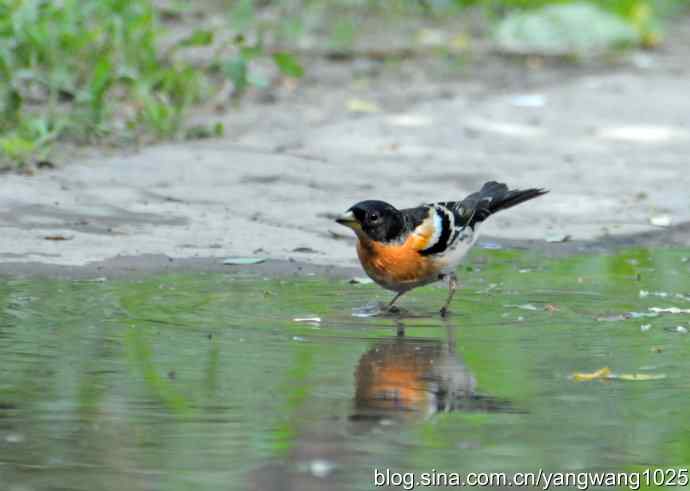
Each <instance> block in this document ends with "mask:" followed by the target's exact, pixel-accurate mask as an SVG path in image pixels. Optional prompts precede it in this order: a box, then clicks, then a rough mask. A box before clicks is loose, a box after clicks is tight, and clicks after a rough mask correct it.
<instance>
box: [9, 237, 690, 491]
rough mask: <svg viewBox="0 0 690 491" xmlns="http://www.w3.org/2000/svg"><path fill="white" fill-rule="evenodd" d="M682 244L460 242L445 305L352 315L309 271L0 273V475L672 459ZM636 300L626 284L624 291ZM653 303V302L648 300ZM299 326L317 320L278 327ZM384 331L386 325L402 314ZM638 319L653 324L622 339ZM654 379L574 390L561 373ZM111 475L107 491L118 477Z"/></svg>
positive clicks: (91, 479) (684, 443) (417, 300)
mask: <svg viewBox="0 0 690 491" xmlns="http://www.w3.org/2000/svg"><path fill="white" fill-rule="evenodd" d="M687 256H690V251H688V250H657V251H650V250H630V251H623V252H621V253H619V254H615V255H614V254H611V255H590V256H577V257H568V258H560V259H558V258H556V259H548V258H543V257H538V256H536V255H535V254H530V253H525V252H520V251H509V250H499V251H478V252H476V253H475V254H474V255H473V256H472V258H471V260H470V262H469V264H470V266H469V268H465V269H463V270H462V271H461V281H462V283H463V285H464V288H463V289H462V290H460V293H459V294H458V296H457V298H456V300H455V301H454V312H455V314H454V315H453V316H452V317H451V318H450V320H449V321H447V322H443V321H441V319H440V318H439V317H438V316H437V315H436V310H437V309H438V307H439V306H440V304H441V303H442V301H443V299H444V298H445V297H444V295H445V293H444V292H443V290H441V289H439V288H434V287H428V288H424V289H420V290H417V291H415V292H413V293H411V294H409V295H406V296H405V297H403V300H402V302H401V305H402V306H403V307H405V308H406V309H407V310H408V311H409V312H410V313H411V314H412V315H410V316H408V317H407V318H404V319H401V320H398V319H393V318H372V319H360V318H355V317H352V316H351V309H352V308H355V307H359V306H362V305H363V304H366V303H367V302H370V301H372V300H379V301H385V300H387V299H389V295H388V294H387V293H385V292H383V291H381V290H380V289H378V288H377V287H375V286H373V285H350V284H348V283H347V282H346V281H342V280H325V279H321V278H305V277H295V278H275V279H268V280H267V279H264V278H257V277H253V276H252V275H251V270H250V269H249V268H248V272H247V274H245V275H241V276H239V275H224V274H210V275H209V274H185V275H170V276H156V277H149V278H147V279H144V280H118V281H105V282H100V281H97V282H88V281H60V280H6V281H3V282H2V283H0V482H4V483H10V484H23V485H26V486H29V488H30V489H84V490H92V489H124V488H127V489H133V490H138V489H142V490H144V489H145V490H149V489H165V490H167V489H192V488H193V489H195V490H199V489H202V490H205V489H208V490H212V489H244V488H247V487H248V488H252V489H270V488H271V486H273V487H274V488H275V487H276V486H278V484H280V485H281V486H283V487H284V488H286V489H300V490H303V489H320V488H322V487H323V485H324V483H328V488H329V489H365V488H369V487H371V482H370V478H371V474H372V470H373V468H374V467H378V468H385V467H391V468H393V469H397V470H401V471H402V470H418V471H428V470H430V469H432V468H434V469H437V470H444V471H456V472H469V471H484V470H489V471H498V470H504V471H535V470H536V469H537V468H539V467H542V468H546V469H549V470H625V469H633V468H638V469H639V468H643V467H644V466H647V465H664V466H669V465H681V464H687V463H688V462H690V432H689V430H690V424H688V420H687V417H686V412H685V410H686V406H687V403H688V385H689V384H688V382H687V373H688V368H689V366H690V361H689V360H688V356H687V353H688V342H689V341H688V340H689V339H690V338H689V337H688V335H683V334H681V333H678V332H675V329H676V326H679V325H683V326H686V327H689V328H690V315H687V314H668V315H661V316H658V317H654V318H647V317H642V318H630V319H627V320H615V319H617V318H620V315H621V314H626V313H630V312H637V313H647V312H649V311H648V309H649V308H650V307H670V306H676V307H680V308H690V262H688V261H687V259H685V258H686V257H687ZM641 290H645V291H649V292H650V294H649V295H647V296H642V297H641V296H640V291H641ZM664 293H665V294H666V296H663V294H664ZM306 316H319V317H321V318H322V319H323V321H322V322H321V323H320V324H319V325H310V324H306V323H296V322H293V319H294V318H296V317H306ZM401 323H402V326H403V327H404V336H401V337H397V336H396V332H397V331H398V330H399V329H400V324H401ZM642 324H651V328H650V329H649V330H648V331H642V330H641V329H640V326H641V325H642ZM604 366H608V367H610V368H611V370H612V371H614V372H619V373H664V374H666V375H667V378H666V379H664V380H657V381H649V382H627V383H626V382H600V381H597V382H590V383H575V382H573V381H571V380H570V379H569V376H570V374H571V373H573V372H576V371H593V370H596V369H598V368H601V367H604ZM123 486H124V488H123Z"/></svg>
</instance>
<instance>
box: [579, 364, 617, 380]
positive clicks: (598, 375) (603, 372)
mask: <svg viewBox="0 0 690 491" xmlns="http://www.w3.org/2000/svg"><path fill="white" fill-rule="evenodd" d="M610 374H611V370H610V369H609V368H608V367H604V368H600V369H599V370H597V371H596V372H591V373H586V372H576V373H573V374H572V375H571V378H572V379H573V380H574V381H576V382H589V381H590V380H600V379H605V378H608V376H609V375H610Z"/></svg>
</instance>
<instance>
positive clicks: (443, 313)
mask: <svg viewBox="0 0 690 491" xmlns="http://www.w3.org/2000/svg"><path fill="white" fill-rule="evenodd" d="M439 313H440V314H441V317H443V318H444V319H445V318H447V317H448V316H449V315H450V310H448V307H445V306H444V307H441V310H440V311H439Z"/></svg>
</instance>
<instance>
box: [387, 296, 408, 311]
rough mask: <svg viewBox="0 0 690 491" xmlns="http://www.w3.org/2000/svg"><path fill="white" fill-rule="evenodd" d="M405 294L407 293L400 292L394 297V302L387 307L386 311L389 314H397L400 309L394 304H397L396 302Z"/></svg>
mask: <svg viewBox="0 0 690 491" xmlns="http://www.w3.org/2000/svg"><path fill="white" fill-rule="evenodd" d="M403 293H405V292H398V293H397V294H396V295H395V296H394V297H393V300H391V301H390V303H389V304H388V305H387V306H386V310H387V311H388V312H397V311H398V307H395V306H394V305H393V304H394V303H395V302H396V300H398V299H399V298H400V297H401V296H402V294H403Z"/></svg>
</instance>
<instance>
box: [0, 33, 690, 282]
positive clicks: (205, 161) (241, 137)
mask: <svg viewBox="0 0 690 491" xmlns="http://www.w3.org/2000/svg"><path fill="white" fill-rule="evenodd" d="M687 31H688V30H687V28H683V29H678V35H677V36H676V37H675V42H674V43H673V44H670V45H669V46H668V47H666V48H664V49H663V50H660V51H657V52H643V53H635V54H632V55H630V57H629V60H628V61H627V62H626V63H621V64H620V65H618V66H617V67H615V68H614V67H608V68H606V69H597V70H592V69H576V68H574V67H572V66H548V65H547V66H543V67H537V68H535V67H532V68H525V64H524V63H512V62H508V61H507V60H504V59H500V58H491V59H490V60H488V62H487V65H486V67H485V68H484V69H481V68H478V69H477V72H476V73H474V74H473V73H470V74H469V75H467V74H465V75H463V76H458V77H454V78H453V77H451V78H446V79H444V80H441V81H438V80H436V81H434V80H430V77H429V76H428V74H427V76H426V77H423V78H420V80H410V79H397V80H393V79H392V78H391V76H387V77H380V78H374V79H372V80H370V82H369V83H368V84H367V85H366V87H364V88H362V85H361V83H359V82H358V83H354V82H353V83H350V82H351V81H350V80H349V79H348V80H344V81H343V83H342V84H339V85H338V84H333V83H332V82H333V81H334V80H333V78H334V77H335V79H337V78H338V77H340V78H341V79H344V78H345V77H348V76H350V77H351V76H352V75H351V74H352V73H353V71H356V69H357V66H355V64H351V65H337V66H335V68H334V67H333V66H331V67H328V66H325V67H323V68H319V69H317V70H315V71H316V75H314V78H312V79H308V80H306V81H305V82H304V87H303V88H301V89H298V90H297V91H296V92H295V93H294V94H293V95H292V96H290V97H279V98H278V99H277V100H273V101H270V102H264V103H250V104H247V105H245V106H244V108H243V109H241V110H240V111H239V112H233V113H228V114H227V116H225V117H224V118H225V119H226V128H227V130H226V134H227V135H228V137H226V138H225V139H219V140H206V141H201V142H195V143H176V144H165V145H159V146H155V147H150V148H146V149H144V150H142V151H140V152H136V153H122V154H120V155H114V156H109V157H101V158H92V159H87V160H85V161H80V162H76V163H73V164H70V165H66V166H64V167H63V168H61V169H58V170H55V171H49V172H44V173H41V174H39V175H37V176H31V177H28V176H19V175H5V176H2V177H1V178H0V230H1V231H2V236H1V237H0V262H4V263H5V266H4V267H3V268H2V269H3V270H5V272H12V271H14V269H13V268H15V266H10V264H14V265H16V264H18V263H41V264H52V265H70V266H78V265H85V264H87V263H92V262H97V261H107V260H112V258H116V257H118V256H141V255H145V254H154V255H158V257H161V256H168V257H170V258H178V259H185V258H187V259H189V258H214V257H215V258H220V257H225V256H252V255H254V256H265V257H269V258H273V259H288V258H293V259H296V260H298V261H306V262H309V263H314V264H329V265H337V266H352V265H354V264H355V257H354V253H353V250H352V240H351V238H349V236H348V235H347V232H348V231H347V230H345V229H342V228H340V227H339V226H338V225H336V224H335V223H333V221H332V219H331V216H332V215H333V214H335V213H339V212H341V211H343V210H345V209H346V208H348V207H349V206H350V205H351V204H353V203H354V202H356V201H359V200H362V199H369V198H378V199H383V200H387V201H390V202H392V203H394V204H396V205H400V206H411V205H415V204H418V203H421V202H428V201H432V200H449V199H457V198H462V197H463V196H464V195H466V194H467V193H469V192H472V191H474V190H476V189H477V188H478V187H479V186H480V185H481V184H482V183H483V182H484V181H486V180H490V179H495V180H501V181H506V182H508V183H509V184H510V185H511V186H515V187H524V186H537V187H546V188H549V189H550V190H551V194H549V195H548V196H546V197H544V198H542V199H540V200H536V201H534V202H531V203H528V204H525V205H523V206H521V207H520V208H518V209H514V210H511V211H508V212H505V213H503V214H501V215H498V216H496V217H494V218H493V219H492V220H491V221H490V222H489V223H487V224H486V226H485V228H484V234H485V236H490V237H495V238H499V239H506V240H507V239H511V240H513V239H537V240H543V239H546V238H554V239H555V238H558V237H563V236H566V235H568V236H571V237H572V238H573V239H574V240H576V241H588V240H599V241H601V240H602V238H606V237H610V236H616V237H619V236H627V235H629V234H639V233H645V234H646V235H645V236H643V237H646V238H645V239H644V240H647V241H655V240H656V239H655V237H656V233H657V232H660V231H661V232H663V233H664V234H665V235H661V237H669V235H668V234H674V235H673V237H674V239H673V240H674V241H675V242H676V243H685V244H687V243H689V242H688V241H687V238H688V233H687V231H685V232H683V231H684V230H685V228H687V227H685V228H684V227H681V228H679V229H673V227H671V228H670V229H669V228H665V227H662V226H661V225H666V224H667V223H668V222H669V221H670V223H672V224H674V225H675V224H681V223H683V222H688V221H690V196H689V195H688V184H689V183H690V180H689V178H688V177H687V169H688V155H690V116H688V115H690V98H688V96H687V87H688V75H690V69H689V68H688V67H687V63H686V57H687V46H688V44H690V43H688V42H685V41H688V40H690V35H689V34H688V32H687ZM319 70H321V72H322V75H323V76H322V77H321V78H318V77H319V76H320V75H319ZM398 73H399V74H402V71H400V72H398ZM328 77H331V79H329V78H328ZM319 80H320V81H319ZM324 80H326V82H324ZM352 99H358V100H359V102H356V103H355V102H353V101H352ZM362 101H364V102H367V103H369V104H368V105H367V104H364V107H362V104H361V102H362ZM348 103H349V104H350V106H352V105H353V104H354V105H357V104H359V106H360V109H366V110H368V111H374V112H368V113H360V112H352V111H349V110H348V109H347V106H348ZM350 109H352V107H350ZM652 219H654V223H656V225H654V224H652V222H651V220H652ZM674 230H675V231H674ZM53 239H65V240H53ZM576 243H577V242H576ZM626 243H628V242H626ZM120 262H123V261H120ZM116 263H117V262H116ZM215 263H217V261H216V262H214V264H215ZM113 264H115V263H113ZM117 264H119V263H117ZM190 264H191V263H190ZM16 267H19V266H16ZM121 267H124V266H121ZM20 269H21V268H20Z"/></svg>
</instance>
